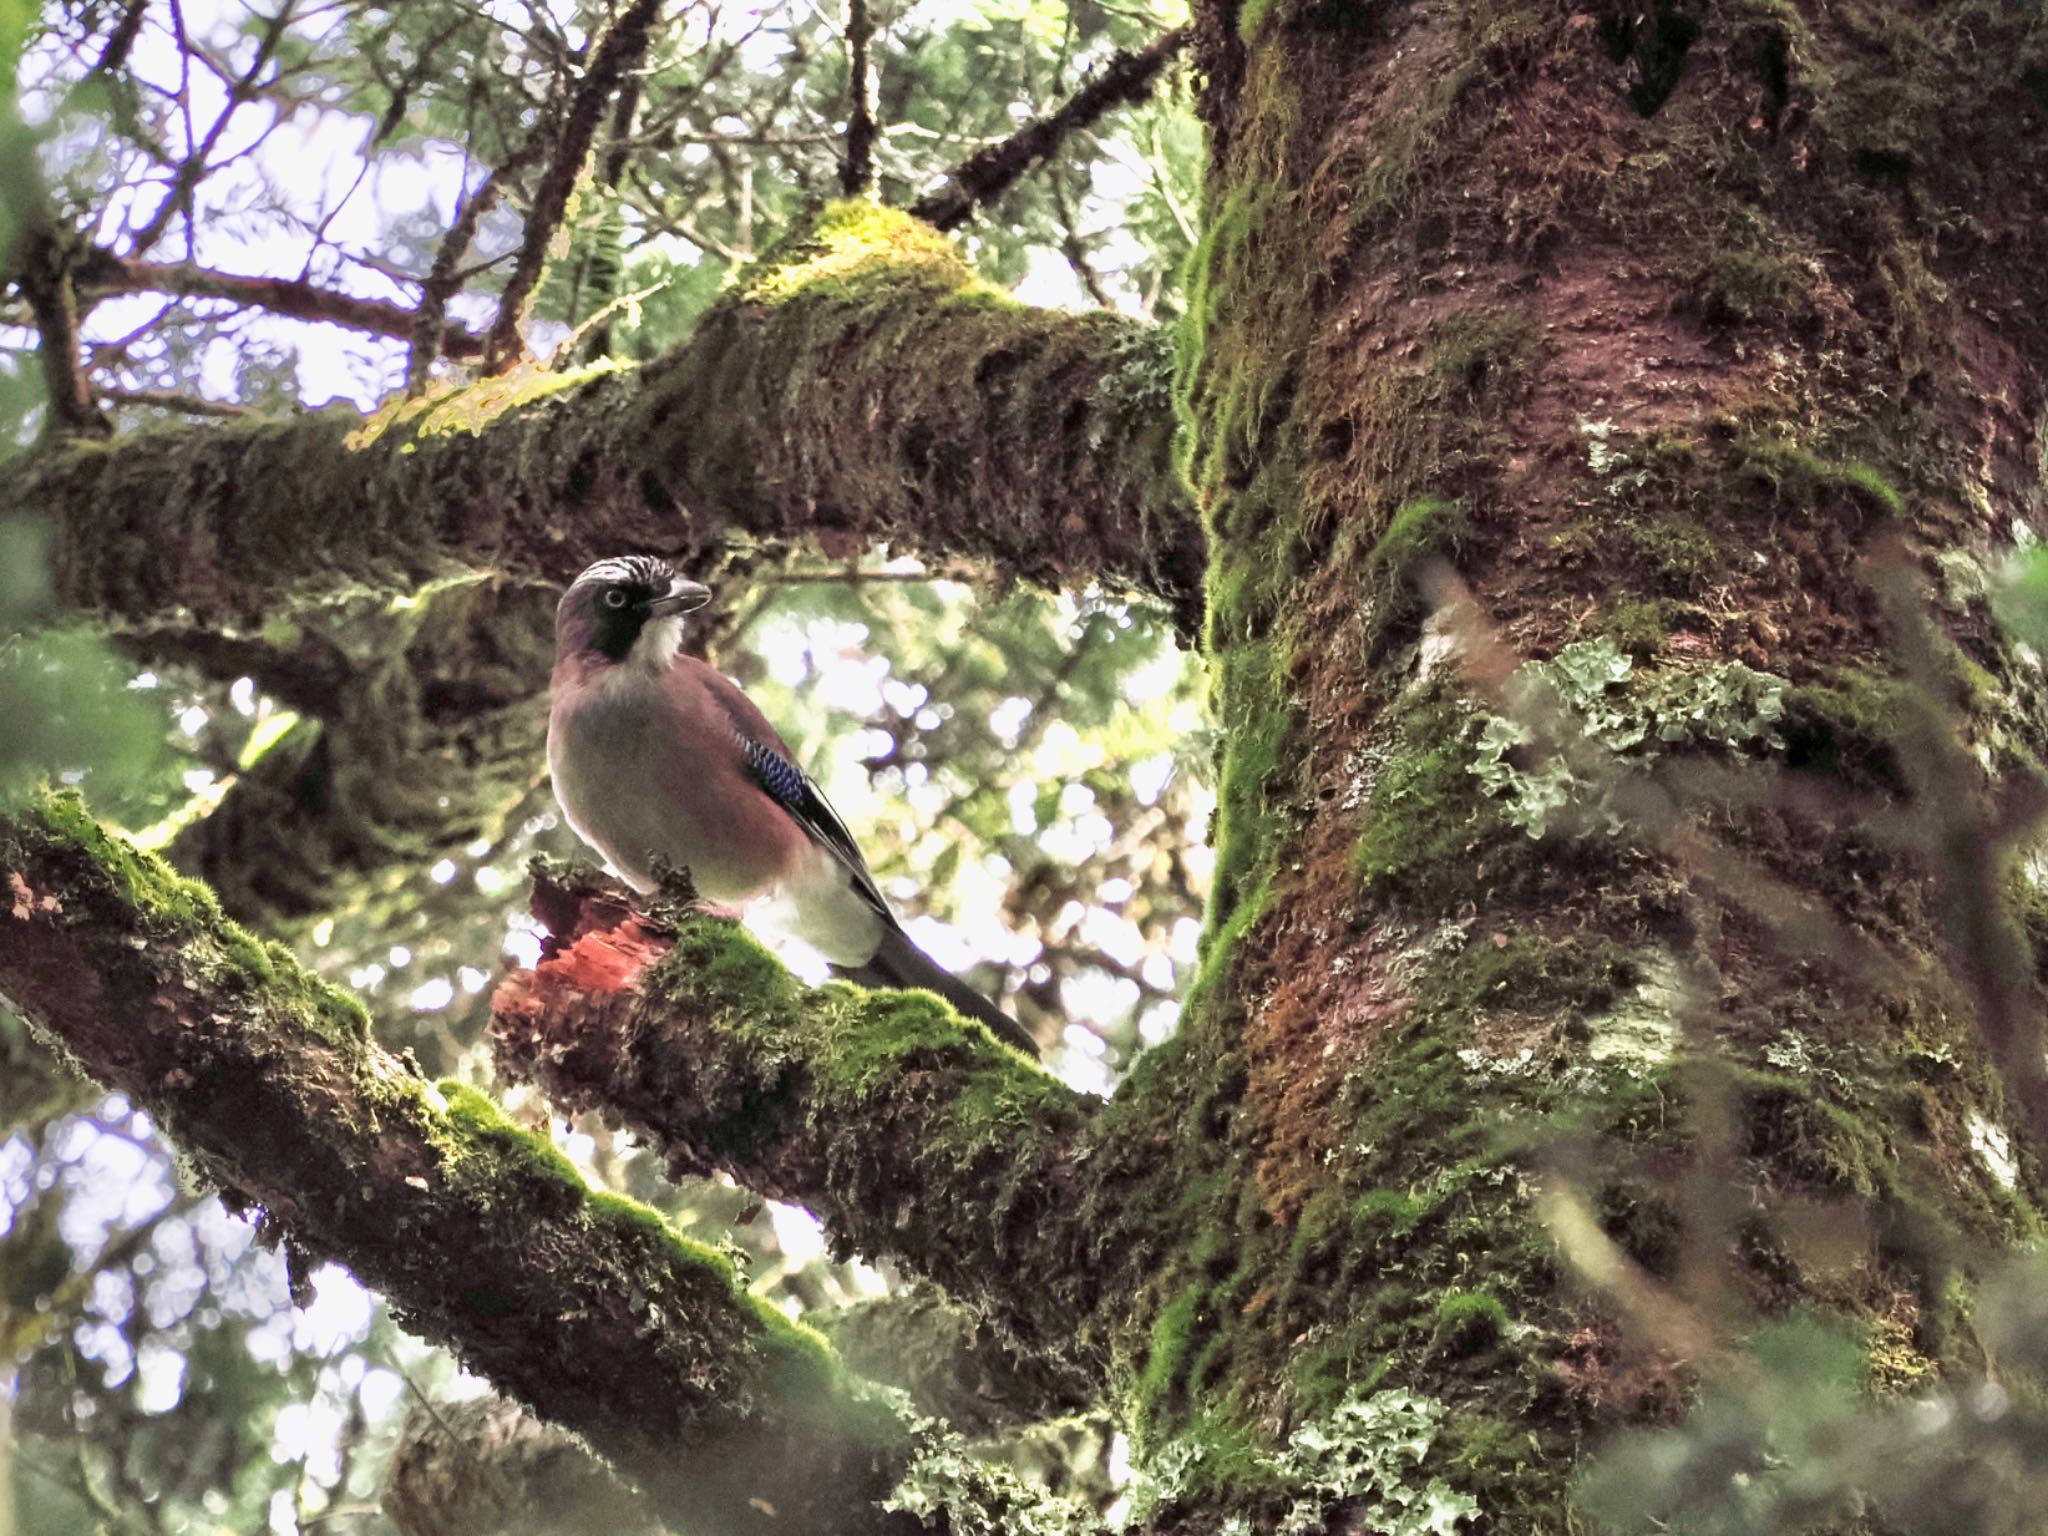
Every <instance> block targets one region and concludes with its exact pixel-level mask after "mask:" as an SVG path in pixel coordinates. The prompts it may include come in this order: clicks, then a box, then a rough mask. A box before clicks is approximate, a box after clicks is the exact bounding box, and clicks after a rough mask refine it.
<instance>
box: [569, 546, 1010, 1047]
mask: <svg viewBox="0 0 2048 1536" xmlns="http://www.w3.org/2000/svg"><path fill="white" fill-rule="evenodd" d="M710 600H711V591H710V589H709V588H708V587H704V586H700V585H699V584H698V583H696V582H694V581H685V580H683V579H682V578H681V577H679V576H677V575H676V573H675V572H674V571H673V570H671V569H670V568H669V566H668V564H667V563H666V562H664V561H661V560H656V559H652V558H650V557H648V556H645V555H631V556H628V557H626V558H624V559H620V560H600V561H598V563H597V564H595V565H593V566H591V567H590V568H589V569H588V570H586V571H585V572H584V573H583V574H582V575H580V576H578V577H577V578H576V580H575V582H574V583H573V584H571V586H570V588H569V590H568V591H567V592H565V593H564V594H563V595H562V600H561V603H560V604H559V605H558V606H557V607H556V609H555V670H554V678H553V683H552V695H553V697H552V707H551V709H550V711H549V715H548V769H549V772H550V773H552V774H553V776H554V787H555V800H556V802H557V803H558V804H560V806H561V807H562V814H563V816H564V817H566V818H567V819H568V822H569V825H570V827H571V828H573V829H574V830H575V833H576V835H577V836H578V837H580V838H582V839H583V841H584V842H586V843H588V844H590V846H591V847H592V848H594V849H596V850H597V851H598V852H599V853H601V854H603V855H604V857H605V859H606V861H607V862H608V863H609V864H610V865H611V867H612V868H613V869H614V870H616V871H618V873H619V874H620V875H621V876H622V877H623V878H624V879H625V880H626V882H627V883H628V884H630V885H631V886H632V887H633V888H634V889H635V890H638V891H641V892H643V893H645V892H651V891H653V890H655V889H656V888H657V886H658V885H659V883H660V882H659V881H658V880H657V879H656V877H655V875H654V873H653V870H654V867H655V865H656V864H657V863H659V862H661V861H663V860H666V861H667V862H668V863H669V864H671V865H674V866H676V867H677V868H681V869H687V870H688V871H689V872H690V878H691V881H692V882H693V883H694V884H695V886H696V888H697V891H698V894H699V895H700V896H702V897H703V898H705V899H706V900H708V901H711V902H715V903H718V904H720V905H727V906H736V907H741V908H743V909H744V910H745V914H746V917H747V921H748V923H749V925H750V926H753V927H755V928H757V929H760V930H764V931H766V932H768V933H770V934H788V935H791V936H794V937H796V938H799V939H801V940H803V941H804V942H805V943H806V944H808V945H810V946H811V948H813V949H815V950H816V951H817V952H818V953H819V954H821V955H823V956H824V958H825V960H826V961H827V962H828V963H829V964H830V965H831V967H832V969H833V970H834V971H835V972H836V973H837V974H839V975H841V976H844V977H845V978H847V979H848V980H849V981H856V982H859V983H860V984H861V985H862V986H865V987H915V988H919V989H922V990H924V991H927V992H935V993H937V994H938V995H939V996H940V997H943V998H944V999H946V1001H947V1002H949V1003H951V1004H952V1005H953V1006H954V1007H955V1008H957V1009H959V1010H960V1012H961V1013H962V1014H963V1015H965V1016H966V1017H968V1018H971V1019H979V1020H980V1021H981V1022H982V1023H983V1024H985V1025H987V1026H988V1028H989V1029H990V1031H991V1032H992V1033H993V1034H994V1035H995V1037H996V1038H997V1039H998V1040H1002V1041H1005V1042H1007V1043H1008V1044H1010V1045H1014V1046H1016V1047H1017V1048H1018V1049H1019V1050H1022V1051H1025V1052H1027V1053H1029V1054H1031V1055H1034V1056H1035V1055H1037V1054H1038V1046H1037V1043H1036V1042H1035V1041H1033V1040H1032V1038H1031V1036H1030V1035H1029V1034H1027V1033H1026V1032H1025V1030H1024V1028H1023V1026H1022V1025H1020V1024H1018V1023H1017V1021H1016V1020H1014V1019H1012V1018H1010V1017H1008V1016H1007V1015H1006V1014H1004V1013H1002V1012H1001V1011H1000V1010H999V1009H997V1007H996V1006H995V1004H993V1003H991V1002H990V1001H989V1000H988V999H987V998H985V997H983V996H982V995H981V994H980V993H978V992H976V991H975V990H974V989H973V988H972V987H969V986H967V985H966V984H965V983H964V982H962V981H960V980H959V979H958V978H957V977H954V976H952V975H949V974H948V973H947V972H945V971H943V970H941V969H940V968H939V967H938V965H937V964H936V963H934V962H933V961H932V959H931V958H930V957H929V956H928V955H926V954H925V953H924V952H923V951H922V950H920V949H918V948H917V946H916V945H914V944H912V943H911V942H910V938H909V936H908V935H907V934H905V933H904V931H903V929H902V927H901V925H899V924H898V923H897V921H896V917H895V914H894V913H892V912H891V911H890V910H889V903H888V901H887V900H886V899H885V898H884V897H883V895H882V892H881V890H880V888H879V887H878V886H876V884H875V877H874V876H873V875H872V874H870V873H869V872H868V866H867V861H866V860H865V859H863V858H862V857H861V853H860V849H859V847H857V846H856V845H855V843H854V841H853V836H852V834H851V833H849V832H848V831H847V830H846V824H845V823H844V822H843V821H841V820H840V819H839V816H838V813H837V812H835V811H834V810H833V809H832V807H831V806H830V805H829V804H828V803H827V802H826V800H825V796H824V794H823V792H822V791H821V790H820V789H819V788H818V786H817V784H816V783H814V782H813V781H812V779H811V777H810V775H808V774H806V773H805V772H804V771H803V770H802V769H801V768H799V767H797V766H796V764H795V763H794V761H792V756H791V753H790V750H789V747H788V746H787V745H786V744H785V743H784V742H783V739H782V738H781V736H779V735H777V734H776V731H775V727H774V726H772V725H770V724H769V723H768V720H767V717H766V716H764V715H763V714H762V713H761V711H760V710H759V709H757V708H755V706H754V703H753V701H752V700H750V699H749V698H748V697H747V696H746V694H744V693H742V692H741V691H740V689H739V687H738V685H737V684H735V683H734V682H732V681H731V680H730V679H729V678H727V677H726V676H724V674H722V673H720V672H719V671H717V670H716V669H715V668H713V667H709V666H706V665H705V664H704V663H703V662H701V661H699V660H697V659H696V658H695V657H694V656H684V655H682V654H680V651H679V647H680V646H681V644H682V633H683V618H682V616H683V615H684V614H686V613H688V612H690V611H691V610H692V609H696V608H701V607H703V606H704V604H706V603H708V602H709V601H710Z"/></svg>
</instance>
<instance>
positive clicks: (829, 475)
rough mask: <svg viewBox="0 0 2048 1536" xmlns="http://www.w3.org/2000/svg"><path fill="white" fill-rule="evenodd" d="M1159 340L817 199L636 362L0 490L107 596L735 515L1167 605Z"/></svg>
mask: <svg viewBox="0 0 2048 1536" xmlns="http://www.w3.org/2000/svg"><path fill="white" fill-rule="evenodd" d="M1170 350H1171V349H1170V346H1169V343H1168V339H1167V338H1166V336H1165V335H1164V334H1163V333H1161V332H1160V331H1158V330H1156V329H1153V328H1150V327H1146V326H1142V325H1138V324H1134V323H1132V322H1129V321H1125V320H1121V319H1118V318H1115V317H1112V316H1107V315H1099V314H1098V315H1067V314H1055V313H1048V312H1043V311H1037V310H1032V309H1028V308H1025V307H1023V306H1021V305H1018V304H1015V303H1013V302H1012V301H1010V300H1009V299H1008V298H1006V297H1005V296H1003V295H1002V294H1000V293H999V292H997V291H995V290H993V289H991V288H990V287H988V286H987V285H986V284H984V283H983V282H981V281H980V280H979V279H978V278H976V277H975V276H974V274H973V272H972V271H971V269H970V268H969V267H968V266H967V264H966V263H965V262H964V260H963V259H962V258H961V257H960V255H959V253H958V252H957V251H955V250H954V248H953V247H952V246H951V244H950V243H948V242H947V241H945V240H943V239H941V238H939V237H938V236H936V235H934V234H933V233H932V231H931V230H930V229H929V228H928V227H926V226H924V225H922V224H919V223H916V222H915V221H913V220H911V219H909V218H908V217H906V216H904V215H902V214H896V213H889V212H885V211H883V210H879V209H876V208H874V207H872V206H871V205H868V204H863V203H845V204H837V205H834V206H833V207H831V208H830V209H828V210H826V212H825V213H824V214H823V215H822V216H821V217H820V218H819V219H818V220H817V221H816V222H815V224H814V226H813V227H812V228H811V229H810V231H809V232H808V233H807V234H806V235H805V236H804V237H803V238H801V239H799V240H796V241H793V242H791V243H790V244H788V245H787V246H785V247H783V248H782V249H780V250H779V251H778V252H777V253H776V254H775V255H774V256H773V257H771V258H770V259H768V260H766V261H764V262H763V263H761V264H759V265H757V266H756V267H754V268H751V269H749V271H748V272H747V273H745V274H744V275H743V278H742V281H741V282H739V283H738V284H737V285H736V286H735V288H734V289H733V290H732V291H731V292H730V293H729V294H728V295H727V296H726V297H725V298H724V299H722V300H721V301H720V302H719V304H718V305H717V306H715V307H714V308H713V310H712V311H711V312H710V313H709V315H707V317H706V318H705V320H704V322H703V323H702V324H701V325H700V326H699V327H698V330H697V332H696V334H695V335H694V336H693V337H692V339H691V340H690V341H689V342H687V343H685V344H684V345H683V346H682V347H680V348H679V349H678V350H677V351H675V352H674V353H672V354H670V355H669V356H668V357H666V358H664V359H662V360H661V361H659V362H657V363H655V364H653V365H651V366H649V367H647V368H645V369H641V370H638V371H623V370H619V371H611V370H598V371H597V372H596V376H595V377H590V376H585V377H583V378H582V379H580V380H579V379H574V378H568V377H564V376H561V375H541V376H519V375H513V376H508V377H506V378H502V379H493V380H487V381H485V382H483V383H481V384H477V385H474V386H471V387H470V388H468V389H466V390H463V391H461V392H459V393H456V394H453V395H449V396H444V397H441V398H438V399H433V400H422V401H413V402H408V403H407V404H405V405H404V406H402V407H396V408H393V409H392V410H391V411H389V412H387V413H386V414H385V415H383V416H380V417H379V418H377V419H376V420H375V421H374V422H372V423H369V424H367V425H366V424H365V423H364V422H362V421H361V420H359V419H357V418H355V417H353V416H350V415H345V414H339V413H335V412H322V413H319V414H316V415H313V416H309V417H306V418H302V419H298V420H294V421H289V422H279V423H267V424H248V425H244V424H240V423H228V424H221V425H209V426H203V427H194V428H191V429H189V430H183V431H158V432H152V433H147V434H138V435H136V436H133V437H130V438H128V439H125V440H123V441H121V442H119V443H116V444H114V445H113V446H111V447H102V446H97V445H88V446H83V447H76V448H68V449H62V450H57V451H53V452H50V453H47V454H44V455H41V456H39V457H38V458H36V459H35V460H33V461H32V462H31V463H29V464H28V465H26V466H24V468H23V470H22V471H21V472H20V473H18V474H16V475H14V476H12V477H10V479H9V481H8V483H7V484H6V485H5V486H4V487H0V515H4V514H6V513H9V512H16V511H32V512H40V513H44V514H47V515H48V516H49V517H50V519H51V521H52V522H53V523H54V524H55V526H56V560H55V564H56V579H57V586H58V591H59V594H60V596H61V597H62V598H63V599H64V600H65V601H66V602H68V603H69V604H70V605H71V606H72V607H73V608H75V609H78V610H81V611H85V612H89V613H97V614H99V615H102V616H105V617H107V618H110V619H113V620H116V621H126V622H129V623H151V622H164V621H166V620H171V619H178V618H187V619H190V620H194V621H197V622H198V623H201V624H204V625H208V626H210V627H214V628H220V627H224V626H241V627H249V628H254V627H257V626H259V625H260V624H261V623H262V622H263V620H264V619H265V618H266V616H268V615H269V614H271V613H273V612H275V611H276V610H277V609H278V608H279V606H280V605H281V603H284V602H289V601H290V600H292V599H293V598H301V597H305V596H307V595H311V594H316V593H320V592H327V591H334V590H338V589H346V588H349V587H352V586H365V585H367V586H369V587H372V588H376V589H381V590H384V591H387V592H388V591H391V590H393V589H402V588H404V587H406V586H408V585H410V584H413V583H417V582H419V581H420V580H422V579H424V578H427V577H430V576H434V575H438V574H441V573H445V572H447V571H448V570H449V569H451V568H452V567H464V568H475V567H480V566H488V567H492V568H495V569H498V570H501V571H504V572H507V573H510V574H514V575H520V576H538V577H542V578H546V579H550V580H562V579H565V578H566V577H568V576H570V575H572V574H573V573H574V572H575V571H577V570H578V569H580V568H581V567H582V566H583V565H584V564H587V563H588V562H589V561H591V560H594V559H597V558H601V557H603V556H606V555H611V554H616V553H617V552H618V551H620V550H621V549H642V550H658V551H661V552H664V553H667V554H669V555H671V556H674V557H676V558H679V559H680V560H681V561H683V562H684V563H685V564H686V565H688V566H690V567H693V568H697V569H704V568H706V567H707V566H708V565H709V564H710V563H711V562H712V561H713V560H714V558H715V555H716V552H717V550H718V549H719V547H720V546H721V545H722V544H723V543H724V542H725V541H727V540H729V539H731V538H733V537H735V536H742V537H749V538H754V539H764V538H766V539H796V538H803V537H806V536H816V537H818V538H819V539H821V540H822V541H824V542H825V544H826V545H827V547H828V548H831V549H834V550H846V549H853V548H859V547H863V546H865V545H866V544H868V543H870V542H874V541H887V542H889V543H890V544H891V545H892V546H894V547H897V548H899V549H902V550H906V551H914V552H918V553H924V554H931V555H945V556H967V557H970V558H975V559H984V560H988V561H991V562H993V563H994V564H995V565H996V566H997V567H998V568H999V569H1001V570H1002V571H1004V572H1006V573H1008V574H1010V575H1012V576H1015V577H1018V578H1021V579H1024V580H1029V581H1038V582H1044V583H1049V584H1080V583H1085V582H1088V581H1096V580H1099V581H1103V582H1107V583H1110V584H1113V585H1119V586H1124V587H1129V588H1133V589H1136V590H1139V591H1141V592H1146V593H1150V594H1153V595H1154V596H1156V597H1159V598H1161V599H1163V600H1164V601H1166V602H1168V603H1170V604H1171V605H1173V607H1174V608H1175V609H1176V611H1177V613H1178V614H1179V616H1180V618H1181V620H1182V622H1183V623H1184V624H1187V625H1190V626H1191V625H1192V624H1193V622H1194V620H1195V617H1196V613H1197V610H1198V607H1199V603H1200V580H1201V570H1202V562H1203V539H1202V532H1201V527H1200V523H1199V520H1198V518H1197V517H1196V515H1195V513H1194V510H1193V507H1192V505H1191V504H1190V502H1189V500H1188V498H1187V496H1186V494H1185V492H1184V490H1183V488H1182V486H1181V482H1180V481H1179V479H1178V477H1177V476H1176V474H1175V472H1174V470H1173V467H1172V463H1171V440H1172V436H1173V419H1172V413H1171V410H1170V408H1169V404H1168V401H1169V398H1170V394H1171V371H1172V370H1171V358H1170Z"/></svg>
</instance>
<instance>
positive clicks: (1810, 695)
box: [1778, 667, 1907, 789]
mask: <svg viewBox="0 0 2048 1536" xmlns="http://www.w3.org/2000/svg"><path fill="white" fill-rule="evenodd" d="M1906 695H1907V685H1906V684H1905V683H1904V682H1902V681H1901V680H1899V679H1897V678H1894V677H1889V676H1887V675H1886V674H1884V673H1882V672H1878V671H1874V670H1872V669H1870V668H1868V667H1842V668H1838V669H1836V670H1835V671H1834V672H1833V673H1831V674H1830V675H1829V680H1828V681H1827V682H1825V683H1807V684H1804V685H1802V686H1800V687H1797V688H1788V689H1787V690H1785V713H1784V717H1783V719H1782V720H1781V721H1780V723H1779V726H1778V732H1779V735H1780V737H1781V738H1782V739H1783V740H1784V743H1785V760H1786V763H1787V765H1788V766H1790V767H1793V768H1797V769H1802V770H1806V771H1809V772H1817V773H1826V774H1832V775H1835V776H1838V777H1840V778H1843V779H1846V780H1847V781H1849V782H1850V783H1852V784H1856V785H1859V786H1867V787H1874V788H1892V789H1897V788H1904V787H1905V775H1904V769H1903V767H1902V766H1901V764H1900V762H1899V759H1898V754H1897V752H1896V750H1895V748H1894V746H1893V743H1894V742H1896V741H1897V740H1898V737H1899V733H1900V732H1901V731H1902V730H1903V729H1904V728H1905V723H1906V718H1907V717H1906V705H1907V697H1906Z"/></svg>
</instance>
